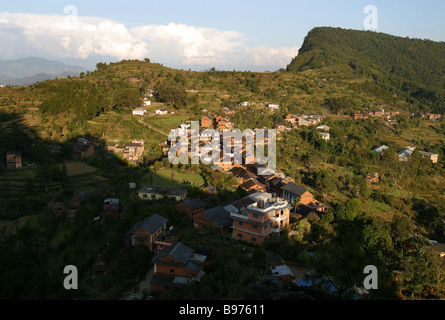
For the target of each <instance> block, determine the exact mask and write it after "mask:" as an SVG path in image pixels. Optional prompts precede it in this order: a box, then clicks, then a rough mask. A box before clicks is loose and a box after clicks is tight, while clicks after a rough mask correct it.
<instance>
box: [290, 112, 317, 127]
mask: <svg viewBox="0 0 445 320" xmlns="http://www.w3.org/2000/svg"><path fill="white" fill-rule="evenodd" d="M284 121H287V122H289V123H290V124H291V125H292V128H293V129H298V126H306V127H309V126H313V125H316V124H319V123H321V122H322V121H323V117H322V116H321V115H316V114H294V113H289V114H287V115H286V117H285V118H284Z"/></svg>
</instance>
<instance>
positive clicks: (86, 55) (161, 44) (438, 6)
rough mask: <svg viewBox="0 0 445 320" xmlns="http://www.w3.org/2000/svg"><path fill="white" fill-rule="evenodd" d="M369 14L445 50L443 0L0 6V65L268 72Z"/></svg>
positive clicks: (386, 28)
mask: <svg viewBox="0 0 445 320" xmlns="http://www.w3.org/2000/svg"><path fill="white" fill-rule="evenodd" d="M366 5H374V6H375V8H377V10H378V13H377V14H378V27H377V30H376V31H377V32H385V33H389V34H393V35H398V36H403V37H410V38H422V39H431V40H434V41H445V2H444V1H440V0H424V1H412V0H404V1H401V0H398V1H391V0H385V1H380V0H379V1H374V0H369V1H362V0H354V1H353V0H349V1H346V0H335V1H333V0H331V1H328V0H315V1H299V0H275V1H266V0H255V1H254V0H237V1H234V0H225V1H220V0H207V1H203V0H188V1H184V0H166V1H151V0H148V1H147V0H126V1H113V0H111V1H110V0H109V1H103V0H95V1H85V0H77V1H76V0H72V1H67V2H64V1H60V0H57V1H56V0H51V1H50V0H46V1H45V0H43V1H20V0H17V1H10V2H8V3H3V4H2V5H1V6H0V38H1V39H2V40H3V41H2V42H4V45H2V46H0V59H12V58H14V57H24V56H29V55H37V56H42V57H45V58H58V59H62V60H65V61H68V60H70V59H71V61H73V62H76V63H78V64H82V63H83V64H84V65H86V64H88V65H94V64H95V63H96V62H98V61H118V60H121V59H124V58H142V57H145V56H146V57H149V58H151V59H152V60H154V61H155V62H160V63H163V64H164V65H167V66H171V67H175V68H184V69H189V68H191V69H197V70H199V69H204V68H207V67H211V66H215V67H216V68H219V69H228V70H233V69H237V70H263V71H266V70H268V71H274V70H276V69H278V68H281V67H285V66H286V64H287V63H288V62H290V59H291V58H292V57H293V56H295V55H296V54H297V53H298V48H299V47H300V46H301V45H302V43H303V40H304V36H305V35H306V34H307V32H308V31H310V30H311V29H312V28H314V27H317V26H333V27H342V28H349V29H358V30H364V25H363V21H364V19H365V17H366V14H365V13H364V12H363V10H364V8H365V6H366ZM73 8H74V9H75V11H73V10H72V9H73ZM64 10H66V11H65V12H64ZM69 18H75V19H76V20H75V25H74V26H73V27H72V28H71V27H66V23H67V19H69ZM70 21H74V20H70ZM63 24H65V25H64V27H62V29H58V28H59V27H60V26H61V25H63ZM95 30H96V31H95Z"/></svg>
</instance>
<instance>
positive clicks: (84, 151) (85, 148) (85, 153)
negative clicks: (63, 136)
mask: <svg viewBox="0 0 445 320" xmlns="http://www.w3.org/2000/svg"><path fill="white" fill-rule="evenodd" d="M73 150H74V152H75V153H78V154H80V157H81V158H86V157H90V156H92V155H94V145H93V143H91V142H90V141H88V139H86V138H78V139H77V142H76V144H75V145H74V147H73Z"/></svg>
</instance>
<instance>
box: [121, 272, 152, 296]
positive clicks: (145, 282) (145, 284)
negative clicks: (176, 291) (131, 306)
mask: <svg viewBox="0 0 445 320" xmlns="http://www.w3.org/2000/svg"><path fill="white" fill-rule="evenodd" d="M153 274H154V269H153V268H150V270H149V271H148V273H147V275H146V276H145V277H144V279H142V280H141V281H140V282H139V284H138V285H137V286H135V288H137V289H139V290H137V292H134V291H133V290H132V291H130V292H127V293H126V294H125V295H124V300H141V299H142V298H143V292H147V293H148V295H150V294H151V285H150V281H151V278H152V277H153Z"/></svg>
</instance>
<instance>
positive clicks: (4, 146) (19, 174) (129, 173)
mask: <svg viewBox="0 0 445 320" xmlns="http://www.w3.org/2000/svg"><path fill="white" fill-rule="evenodd" d="M0 128H1V131H0V156H1V158H0V203H1V208H0V209H2V210H1V212H2V213H1V216H0V219H6V220H10V219H16V218H18V217H20V216H23V215H25V214H26V215H29V214H32V213H33V212H41V210H42V207H44V206H47V205H48V204H50V203H51V202H63V201H67V200H69V199H70V198H71V197H73V196H74V195H75V194H77V193H79V192H82V191H85V190H89V189H93V190H98V191H100V192H101V193H104V196H106V195H107V194H108V195H112V194H113V193H116V190H117V189H120V188H122V187H123V186H124V185H125V186H126V188H127V189H128V182H133V181H135V180H137V178H138V175H139V171H140V168H139V167H137V166H129V165H128V164H127V162H126V161H124V160H123V159H122V158H121V157H120V156H118V155H115V154H113V153H109V152H108V150H107V148H106V142H105V141H104V140H102V139H100V138H98V137H97V136H92V135H86V136H82V137H80V136H78V137H73V138H71V139H69V140H68V141H66V142H59V141H55V140H48V139H42V138H40V137H39V135H38V134H37V133H36V131H35V130H34V129H33V128H30V127H28V126H26V125H25V123H24V121H23V118H22V117H21V116H20V115H19V114H14V113H13V114H9V113H5V112H0ZM79 139H80V140H79ZM79 141H84V142H85V143H80V146H78V147H76V144H78V143H79ZM86 141H88V142H86ZM83 146H91V148H89V149H88V150H87V149H85V150H84V149H80V148H79V147H83ZM9 152H14V153H16V155H17V157H16V159H17V160H15V164H14V162H13V161H14V159H9V161H8V159H7V156H6V155H7V153H9Z"/></svg>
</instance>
